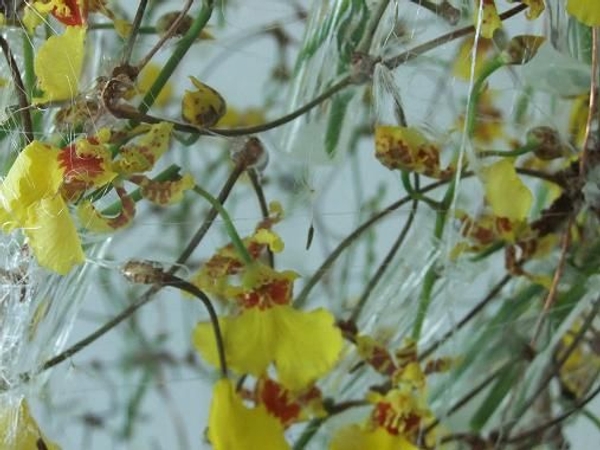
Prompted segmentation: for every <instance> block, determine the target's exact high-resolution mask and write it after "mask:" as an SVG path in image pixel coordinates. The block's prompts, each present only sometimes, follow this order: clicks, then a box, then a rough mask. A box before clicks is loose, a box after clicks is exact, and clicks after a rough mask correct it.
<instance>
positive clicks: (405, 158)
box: [375, 126, 454, 178]
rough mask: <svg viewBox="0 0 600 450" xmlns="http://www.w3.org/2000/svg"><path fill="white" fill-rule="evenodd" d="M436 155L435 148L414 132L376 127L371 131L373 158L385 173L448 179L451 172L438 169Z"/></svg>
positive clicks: (451, 170)
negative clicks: (400, 171)
mask: <svg viewBox="0 0 600 450" xmlns="http://www.w3.org/2000/svg"><path fill="white" fill-rule="evenodd" d="M439 155H440V148H439V147H438V146H437V144H435V143H433V142H430V141H429V140H428V139H427V138H426V137H425V136H424V135H423V134H422V133H421V132H420V131H419V130H418V129H416V128H413V127H394V126H380V127H377V128H376V129H375V157H376V158H377V159H378V160H379V162H381V164H383V165H384V166H385V167H387V168H388V169H391V170H394V169H398V170H408V171H409V172H415V173H418V174H421V175H425V176H428V177H431V178H448V177H449V176H451V175H452V173H453V172H454V169H453V168H451V167H448V168H446V169H442V168H441V167H440V158H439Z"/></svg>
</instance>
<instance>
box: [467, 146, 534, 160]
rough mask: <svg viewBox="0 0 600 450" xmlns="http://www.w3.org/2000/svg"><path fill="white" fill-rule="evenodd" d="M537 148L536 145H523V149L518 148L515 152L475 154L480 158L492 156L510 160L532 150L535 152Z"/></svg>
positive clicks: (494, 151)
mask: <svg viewBox="0 0 600 450" xmlns="http://www.w3.org/2000/svg"><path fill="white" fill-rule="evenodd" d="M537 147H538V146H537V145H532V144H530V145H524V146H523V147H519V148H517V149H515V150H510V151H505V150H482V151H480V152H477V156H479V157H480V158H489V157H493V156H498V157H500V158H512V157H515V156H521V155H524V154H525V153H529V152H531V151H533V150H535V149H536V148H537Z"/></svg>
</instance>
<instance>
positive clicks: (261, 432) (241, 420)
mask: <svg viewBox="0 0 600 450" xmlns="http://www.w3.org/2000/svg"><path fill="white" fill-rule="evenodd" d="M208 438H209V439H210V442H211V444H212V445H213V448H214V449H215V450H239V449H253V448H256V449H259V448H261V449H269V450H287V449H289V448H290V446H289V444H288V443H287V442H286V440H285V437H284V434H283V425H281V423H280V422H279V420H277V419H276V418H275V417H273V416H271V415H269V413H268V412H267V410H266V408H265V407H264V405H258V406H256V407H254V408H247V407H246V406H245V405H244V402H243V400H242V398H240V396H239V395H238V394H237V393H236V392H235V388H234V386H233V384H232V383H231V381H230V380H227V379H222V380H219V381H217V383H216V384H215V388H214V394H213V399H212V403H211V406H210V414H209V419H208Z"/></svg>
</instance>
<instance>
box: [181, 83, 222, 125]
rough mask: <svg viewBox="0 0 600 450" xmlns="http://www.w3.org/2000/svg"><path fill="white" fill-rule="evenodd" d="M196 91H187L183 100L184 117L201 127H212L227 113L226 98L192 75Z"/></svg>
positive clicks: (182, 112) (182, 113)
mask: <svg viewBox="0 0 600 450" xmlns="http://www.w3.org/2000/svg"><path fill="white" fill-rule="evenodd" d="M190 80H192V84H193V85H194V87H195V88H196V90H195V91H185V94H183V100H182V102H181V115H182V117H183V119H184V120H185V121H187V122H189V123H191V124H194V125H197V126H199V127H212V126H213V125H215V124H216V123H217V122H218V121H219V119H220V118H221V117H223V116H224V115H225V112H226V110H227V107H226V105H225V100H224V99H223V97H221V94H219V93H218V92H217V91H215V90H214V89H213V88H211V87H210V86H207V85H206V84H204V83H201V82H200V81H199V80H197V79H196V78H194V77H190Z"/></svg>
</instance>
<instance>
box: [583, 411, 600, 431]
mask: <svg viewBox="0 0 600 450" xmlns="http://www.w3.org/2000/svg"><path fill="white" fill-rule="evenodd" d="M581 413H582V414H583V415H584V416H585V417H587V418H588V419H589V420H590V422H592V423H593V424H594V425H595V426H596V428H597V429H598V431H600V419H599V418H598V416H596V415H595V414H593V413H592V412H591V411H590V410H589V409H588V408H583V409H582V410H581Z"/></svg>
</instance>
